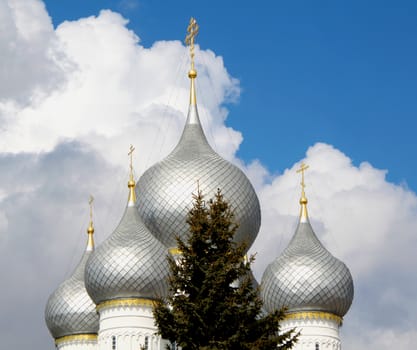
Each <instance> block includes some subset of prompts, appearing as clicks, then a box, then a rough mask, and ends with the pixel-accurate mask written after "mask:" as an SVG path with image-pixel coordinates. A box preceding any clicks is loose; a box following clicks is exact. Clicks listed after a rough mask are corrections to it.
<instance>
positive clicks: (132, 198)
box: [127, 145, 136, 207]
mask: <svg viewBox="0 0 417 350" xmlns="http://www.w3.org/2000/svg"><path fill="white" fill-rule="evenodd" d="M134 150H135V147H133V145H130V148H129V152H128V153H127V155H128V156H129V157H130V176H129V182H128V183H127V187H129V199H128V201H127V205H128V206H129V207H134V206H135V203H136V194H135V184H136V183H135V179H134V178H133V151H134Z"/></svg>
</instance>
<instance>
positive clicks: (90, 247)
mask: <svg viewBox="0 0 417 350" xmlns="http://www.w3.org/2000/svg"><path fill="white" fill-rule="evenodd" d="M93 202H94V197H93V196H92V195H90V199H89V200H88V204H89V206H90V223H89V224H88V228H87V234H88V241H87V249H86V250H87V251H92V250H94V237H93V235H94V225H93Z"/></svg>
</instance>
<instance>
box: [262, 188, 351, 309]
mask: <svg viewBox="0 0 417 350" xmlns="http://www.w3.org/2000/svg"><path fill="white" fill-rule="evenodd" d="M300 203H301V205H302V208H301V218H300V222H299V224H298V227H297V229H296V232H295V234H294V236H293V238H292V239H291V241H290V243H289V244H288V246H287V248H286V249H285V250H284V252H283V253H282V254H281V256H279V257H278V258H277V259H276V260H275V261H273V262H272V263H271V264H270V265H269V266H268V267H267V268H266V270H265V272H264V275H263V277H262V283H261V295H262V298H263V301H264V307H265V309H266V310H267V311H269V312H272V311H273V310H277V309H280V308H282V307H287V308H288V311H289V312H297V311H323V312H328V313H332V314H334V315H337V316H340V317H343V316H344V315H345V314H346V312H347V311H348V310H349V308H350V305H351V304H352V300H353V281H352V275H351V274H350V271H349V269H348V268H347V266H346V265H345V264H344V263H343V262H341V261H340V260H338V259H336V258H335V257H334V256H333V255H332V254H330V252H329V251H327V250H326V248H324V247H323V245H322V244H321V243H320V241H319V240H318V238H317V236H316V235H315V233H314V232H313V229H312V227H311V225H310V222H309V220H308V216H307V207H306V205H307V199H306V198H305V196H304V191H303V196H302V198H301V200H300Z"/></svg>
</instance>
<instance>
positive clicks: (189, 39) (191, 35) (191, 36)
mask: <svg viewBox="0 0 417 350" xmlns="http://www.w3.org/2000/svg"><path fill="white" fill-rule="evenodd" d="M198 30H199V26H198V24H197V21H196V20H195V18H193V17H191V19H190V23H189V24H188V27H187V35H186V37H185V44H186V45H188V46H189V47H190V57H191V69H190V70H189V71H188V77H189V78H190V79H191V91H190V104H191V105H196V103H197V98H196V94H195V85H194V79H195V78H196V77H197V71H196V70H195V67H194V56H195V53H194V42H195V37H196V36H197V34H198Z"/></svg>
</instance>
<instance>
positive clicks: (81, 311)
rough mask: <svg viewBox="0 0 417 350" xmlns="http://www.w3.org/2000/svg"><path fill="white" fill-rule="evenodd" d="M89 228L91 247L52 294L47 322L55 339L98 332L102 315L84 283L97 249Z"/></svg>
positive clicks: (47, 309)
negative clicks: (98, 312)
mask: <svg viewBox="0 0 417 350" xmlns="http://www.w3.org/2000/svg"><path fill="white" fill-rule="evenodd" d="M91 229H92V226H91V225H90V227H89V240H88V244H87V250H86V251H85V253H84V255H83V257H82V259H81V261H80V262H79V264H78V266H77V267H76V269H75V270H74V272H73V274H72V275H71V277H70V278H68V279H67V280H66V281H64V282H63V283H62V284H61V285H60V286H59V287H58V288H57V289H56V290H55V292H54V293H53V294H52V295H51V296H50V297H49V299H48V302H47V304H46V309H45V321H46V325H47V326H48V329H49V331H50V332H51V334H52V336H53V337H54V338H55V339H58V338H61V337H64V336H68V335H76V334H97V332H98V327H99V318H98V314H97V312H96V306H95V305H94V303H93V301H92V300H91V298H90V297H89V295H88V294H87V291H86V289H85V285H84V270H85V265H86V262H87V259H88V258H89V256H90V255H91V253H92V252H93V248H94V242H93V239H92V233H93V232H94V231H93V232H91Z"/></svg>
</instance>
